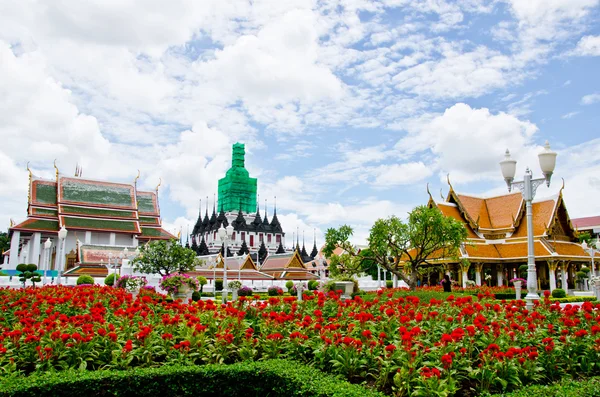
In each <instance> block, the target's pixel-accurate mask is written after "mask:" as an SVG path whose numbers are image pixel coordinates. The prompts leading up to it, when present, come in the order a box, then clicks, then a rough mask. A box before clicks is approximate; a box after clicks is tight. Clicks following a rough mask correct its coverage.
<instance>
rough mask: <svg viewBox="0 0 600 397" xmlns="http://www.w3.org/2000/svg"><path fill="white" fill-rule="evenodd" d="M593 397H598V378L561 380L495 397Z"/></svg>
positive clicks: (599, 391)
mask: <svg viewBox="0 0 600 397" xmlns="http://www.w3.org/2000/svg"><path fill="white" fill-rule="evenodd" d="M547 396H560V397H594V396H600V377H597V376H595V377H592V378H589V379H584V380H575V379H568V378H566V379H563V380H561V381H560V382H556V383H552V384H550V385H531V386H526V387H523V388H521V389H519V390H516V391H514V392H512V393H506V394H502V395H501V396H500V395H498V396H497V397H547Z"/></svg>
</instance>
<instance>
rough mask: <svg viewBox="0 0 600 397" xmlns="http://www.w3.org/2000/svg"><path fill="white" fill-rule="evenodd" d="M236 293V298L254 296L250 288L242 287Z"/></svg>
mask: <svg viewBox="0 0 600 397" xmlns="http://www.w3.org/2000/svg"><path fill="white" fill-rule="evenodd" d="M237 292H238V296H252V295H254V292H253V291H252V288H250V287H248V286H246V285H244V286H242V287H241V288H238V290H237Z"/></svg>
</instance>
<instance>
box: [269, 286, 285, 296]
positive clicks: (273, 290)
mask: <svg viewBox="0 0 600 397" xmlns="http://www.w3.org/2000/svg"><path fill="white" fill-rule="evenodd" d="M267 294H268V295H269V296H281V295H283V289H281V288H279V287H277V286H272V287H269V288H268V289H267Z"/></svg>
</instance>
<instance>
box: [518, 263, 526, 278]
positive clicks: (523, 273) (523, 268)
mask: <svg viewBox="0 0 600 397" xmlns="http://www.w3.org/2000/svg"><path fill="white" fill-rule="evenodd" d="M519 276H521V277H523V278H525V279H526V278H527V265H521V266H519Z"/></svg>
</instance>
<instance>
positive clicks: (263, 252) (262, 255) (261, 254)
mask: <svg viewBox="0 0 600 397" xmlns="http://www.w3.org/2000/svg"><path fill="white" fill-rule="evenodd" d="M268 254H269V251H267V247H266V246H265V240H263V241H261V242H260V248H259V249H258V261H259V262H260V263H263V262H264V261H265V259H266V258H267V255H268Z"/></svg>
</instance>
